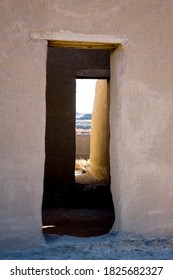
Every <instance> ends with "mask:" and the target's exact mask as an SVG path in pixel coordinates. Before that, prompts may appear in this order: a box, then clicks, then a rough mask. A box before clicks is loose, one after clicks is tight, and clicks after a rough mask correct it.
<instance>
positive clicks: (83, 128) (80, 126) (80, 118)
mask: <svg viewBox="0 0 173 280" xmlns="http://www.w3.org/2000/svg"><path fill="white" fill-rule="evenodd" d="M91 120H92V114H85V113H76V134H90V133H91Z"/></svg>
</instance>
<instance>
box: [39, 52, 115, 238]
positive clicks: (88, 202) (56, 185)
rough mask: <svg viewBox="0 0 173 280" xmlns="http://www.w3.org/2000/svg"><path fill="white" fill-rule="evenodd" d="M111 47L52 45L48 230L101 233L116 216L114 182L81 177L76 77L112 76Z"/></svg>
mask: <svg viewBox="0 0 173 280" xmlns="http://www.w3.org/2000/svg"><path fill="white" fill-rule="evenodd" d="M109 68H110V51H108V50H87V49H64V48H54V47H48V54H47V87H46V136H45V152H46V160H45V174H44V194H43V206H42V220H43V232H44V233H56V234H60V235H61V234H68V235H75V236H97V235H101V234H105V233H107V232H109V230H110V229H111V227H112V224H113V222H114V210H113V203H112V196H111V192H110V182H109V181H104V182H103V181H102V182H90V183H89V184H88V183H76V182H75V175H74V169H75V113H76V110H75V104H76V100H75V96H76V84H75V80H76V78H103V79H105V78H106V79H107V78H109Z"/></svg>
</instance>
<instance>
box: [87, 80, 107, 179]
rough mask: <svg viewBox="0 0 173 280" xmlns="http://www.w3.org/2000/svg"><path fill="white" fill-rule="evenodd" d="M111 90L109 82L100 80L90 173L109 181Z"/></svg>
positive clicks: (94, 114) (96, 97)
mask: <svg viewBox="0 0 173 280" xmlns="http://www.w3.org/2000/svg"><path fill="white" fill-rule="evenodd" d="M109 141H110V130H109V90H108V82H107V80H98V81H97V83H96V89H95V99H94V106H93V112H92V125H91V143H90V150H91V154H90V173H91V174H92V175H93V176H94V177H95V178H96V179H98V180H103V179H106V180H109V171H110V170H109V162H110V160H109Z"/></svg>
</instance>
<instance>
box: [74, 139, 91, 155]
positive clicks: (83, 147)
mask: <svg viewBox="0 0 173 280" xmlns="http://www.w3.org/2000/svg"><path fill="white" fill-rule="evenodd" d="M80 158H84V159H89V158H90V135H80V134H76V159H80Z"/></svg>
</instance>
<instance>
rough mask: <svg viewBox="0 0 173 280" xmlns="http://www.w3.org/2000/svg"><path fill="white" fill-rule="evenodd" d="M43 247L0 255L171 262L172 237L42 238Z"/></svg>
mask: <svg viewBox="0 0 173 280" xmlns="http://www.w3.org/2000/svg"><path fill="white" fill-rule="evenodd" d="M45 240H46V245H45V246H40V247H35V248H32V249H27V250H20V251H8V252H2V251H1V252H0V259H4V260H9V259H12V260H29V259H30V260H141V259H144V260H173V237H169V238H157V239H156V238H150V239H145V238H142V237H139V236H138V237H137V236H136V237H135V236H132V235H128V234H117V235H113V234H110V233H109V234H106V235H103V236H100V237H89V238H88V237H86V238H81V237H72V236H67V235H64V236H58V235H49V234H46V235H45Z"/></svg>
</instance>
